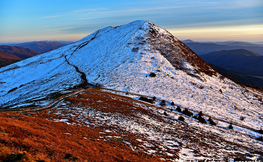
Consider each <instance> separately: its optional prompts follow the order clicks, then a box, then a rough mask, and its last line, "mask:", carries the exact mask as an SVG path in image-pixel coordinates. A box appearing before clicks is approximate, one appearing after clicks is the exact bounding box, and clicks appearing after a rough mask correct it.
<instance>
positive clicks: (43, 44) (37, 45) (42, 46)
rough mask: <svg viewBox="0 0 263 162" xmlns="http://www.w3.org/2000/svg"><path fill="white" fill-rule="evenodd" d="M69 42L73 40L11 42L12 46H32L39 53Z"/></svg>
mask: <svg viewBox="0 0 263 162" xmlns="http://www.w3.org/2000/svg"><path fill="white" fill-rule="evenodd" d="M69 43H72V42H69V41H61V42H60V41H33V42H24V43H17V44H10V46H19V47H24V48H30V49H32V50H34V51H37V52H39V53H45V52H48V51H52V50H54V49H57V48H59V47H62V46H65V45H67V44H69Z"/></svg>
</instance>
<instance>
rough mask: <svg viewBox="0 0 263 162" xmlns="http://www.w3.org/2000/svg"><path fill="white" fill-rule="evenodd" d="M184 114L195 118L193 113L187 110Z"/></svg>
mask: <svg viewBox="0 0 263 162" xmlns="http://www.w3.org/2000/svg"><path fill="white" fill-rule="evenodd" d="M183 114H185V115H187V116H190V117H191V116H193V113H192V112H190V111H189V110H188V109H187V108H185V109H184V111H183Z"/></svg>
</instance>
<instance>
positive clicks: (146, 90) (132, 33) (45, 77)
mask: <svg viewBox="0 0 263 162" xmlns="http://www.w3.org/2000/svg"><path fill="white" fill-rule="evenodd" d="M96 84H99V85H102V86H103V87H104V88H109V89H114V90H119V91H124V92H130V93H136V94H141V95H146V96H149V97H153V96H155V97H157V98H159V99H163V100H166V101H170V102H172V101H173V102H175V103H177V104H178V105H181V106H184V107H189V108H192V109H195V110H197V111H203V112H204V113H206V114H209V115H211V116H220V118H224V119H225V118H226V116H227V118H228V119H229V120H231V121H236V122H238V121H239V120H240V119H239V118H240V116H243V117H246V116H248V115H247V112H244V111H243V110H246V111H248V110H250V109H253V112H259V114H254V116H260V112H261V109H262V103H261V101H260V99H259V98H258V96H262V94H259V92H254V91H250V90H247V89H245V88H243V87H241V86H239V85H237V84H236V83H234V82H232V81H231V80H229V79H226V78H223V77H222V76H221V75H220V74H218V73H217V72H216V71H215V70H214V69H212V68H211V67H210V66H209V65H208V64H207V63H205V62H204V61H203V60H202V59H200V57H199V56H197V55H196V54H195V53H194V52H193V51H192V50H191V49H190V48H188V47H187V46H186V45H185V44H184V43H182V42H181V41H179V40H178V39H176V38H175V37H174V36H173V35H172V34H170V33H169V32H168V31H166V30H165V29H163V28H161V27H158V26H156V25H154V24H153V23H151V22H149V21H134V22H131V23H129V24H126V25H122V26H118V27H106V28H103V29H100V30H98V31H96V32H94V33H92V34H91V35H89V36H87V37H85V38H83V39H81V40H80V41H78V42H75V43H73V44H70V45H67V46H63V47H61V48H59V49H56V50H53V51H50V52H47V53H45V54H41V55H37V56H34V57H32V58H29V59H27V60H23V61H20V62H17V63H15V64H12V65H9V66H7V67H3V68H1V69H0V86H1V89H0V105H1V106H0V107H2V108H4V107H10V108H12V107H14V106H21V105H23V104H25V105H27V104H29V103H32V102H33V103H34V104H39V103H38V102H35V101H40V100H43V99H46V98H49V97H50V95H51V96H52V95H56V94H57V93H62V91H67V90H68V89H71V88H76V87H77V88H78V87H87V86H89V85H96ZM228 119H227V120H228ZM255 123H256V124H255ZM246 124H248V125H249V124H251V123H250V122H247V123H246ZM251 125H253V126H254V127H255V129H258V128H259V127H260V126H262V121H261V119H260V118H256V117H255V120H254V119H253V124H251Z"/></svg>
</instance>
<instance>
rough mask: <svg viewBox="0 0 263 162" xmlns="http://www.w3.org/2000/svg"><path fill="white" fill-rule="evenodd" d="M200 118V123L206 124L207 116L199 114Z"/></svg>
mask: <svg viewBox="0 0 263 162" xmlns="http://www.w3.org/2000/svg"><path fill="white" fill-rule="evenodd" d="M198 120H199V122H200V123H203V124H206V121H205V118H203V117H202V116H199V117H198Z"/></svg>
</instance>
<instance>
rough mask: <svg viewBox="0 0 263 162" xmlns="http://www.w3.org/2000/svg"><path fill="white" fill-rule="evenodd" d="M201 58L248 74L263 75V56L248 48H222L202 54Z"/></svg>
mask: <svg viewBox="0 0 263 162" xmlns="http://www.w3.org/2000/svg"><path fill="white" fill-rule="evenodd" d="M201 58H202V59H203V60H204V61H206V62H208V63H211V64H215V65H217V66H220V67H222V68H225V69H227V70H232V71H235V72H239V73H245V74H248V75H255V76H257V75H259V76H262V75H263V71H262V69H263V56H261V55H259V54H257V53H255V52H251V51H248V50H246V49H237V50H222V51H216V52H211V53H208V54H205V55H201Z"/></svg>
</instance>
